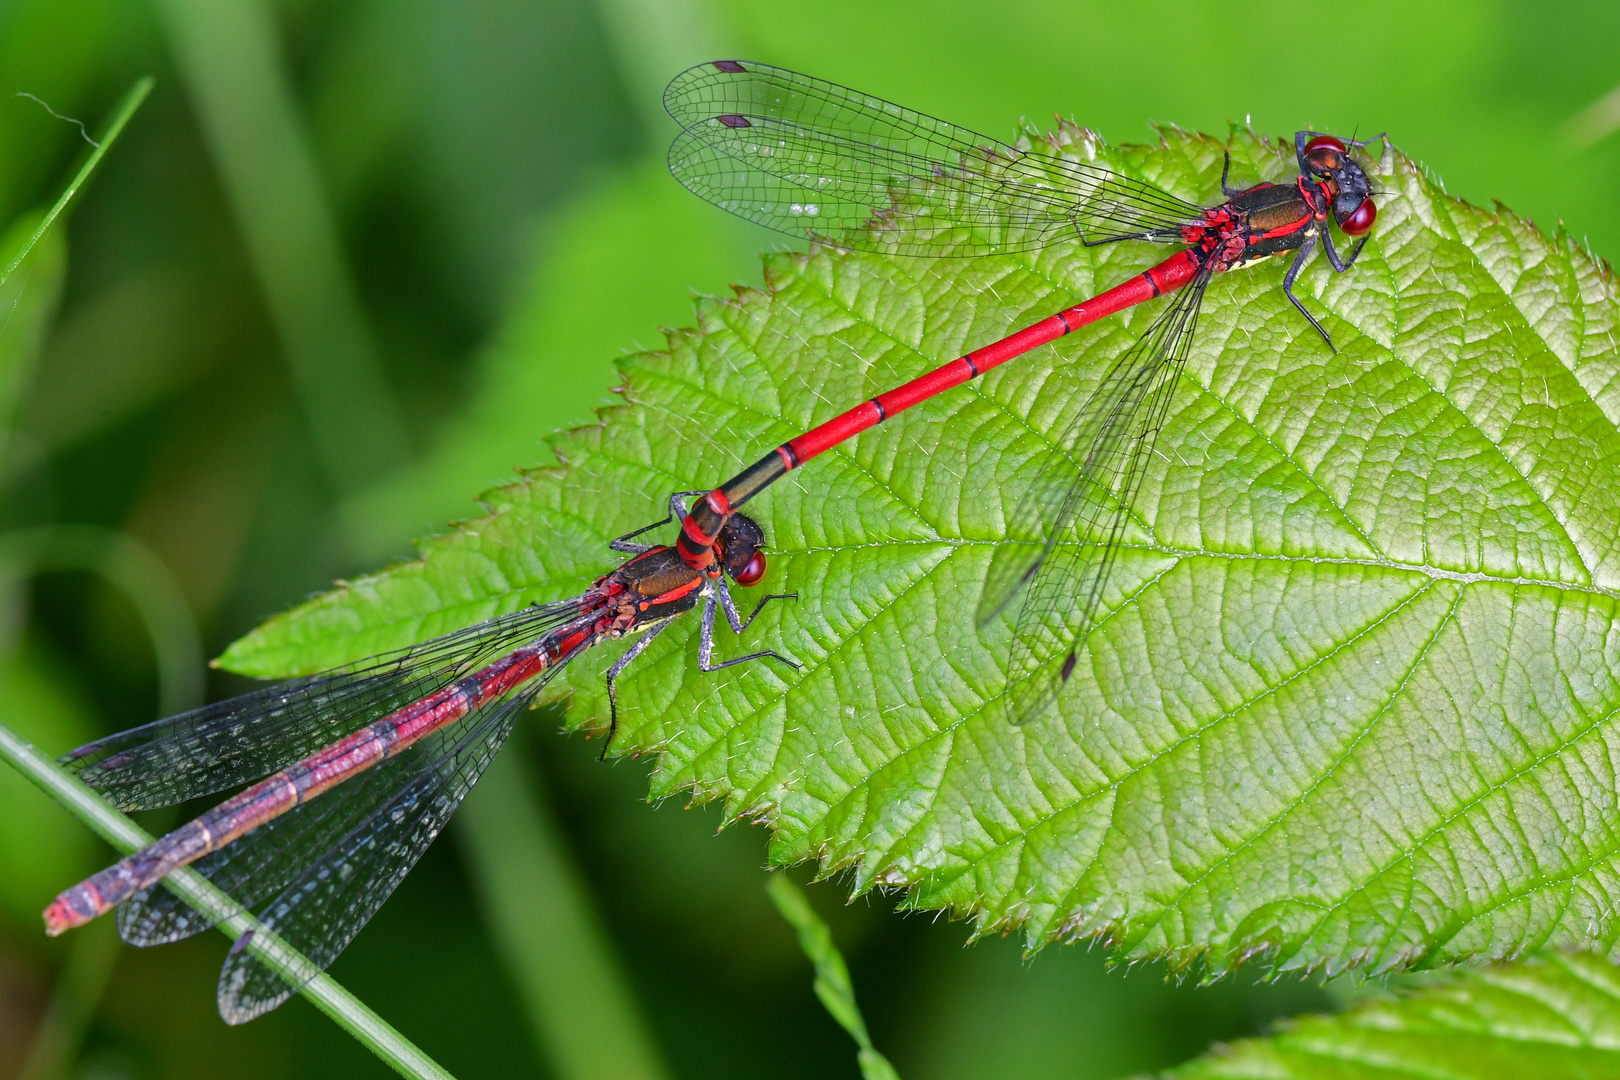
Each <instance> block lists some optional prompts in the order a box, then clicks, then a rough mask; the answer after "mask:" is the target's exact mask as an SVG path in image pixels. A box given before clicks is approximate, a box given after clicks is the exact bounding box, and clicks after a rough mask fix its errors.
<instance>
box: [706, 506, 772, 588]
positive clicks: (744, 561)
mask: <svg viewBox="0 0 1620 1080" xmlns="http://www.w3.org/2000/svg"><path fill="white" fill-rule="evenodd" d="M714 546H715V547H716V548H718V549H719V552H720V561H721V562H722V563H723V564H725V568H726V573H728V574H730V575H731V580H733V581H735V582H736V583H737V584H739V585H741V586H742V587H743V588H745V589H746V588H748V587H749V586H751V585H757V584H758V583H759V582H760V580H761V579H763V578H764V577H765V553H764V552H763V551H761V550H760V548H762V547H764V546H765V530H764V529H761V528H760V527H759V525H758V524H757V523H756V522H755V521H754V519H753V518H751V517H748V516H746V515H744V514H732V515H731V516H730V517H729V518H727V519H726V523H725V524H724V525H722V526H720V535H719V536H717V537H715V540H714Z"/></svg>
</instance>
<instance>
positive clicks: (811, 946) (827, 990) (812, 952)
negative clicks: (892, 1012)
mask: <svg viewBox="0 0 1620 1080" xmlns="http://www.w3.org/2000/svg"><path fill="white" fill-rule="evenodd" d="M765 891H766V892H767V893H769V894H770V897H771V903H773V904H775V905H776V910H777V911H779V912H781V914H782V918H784V919H786V920H787V921H788V925H789V926H791V927H793V929H794V931H795V932H796V933H797V934H798V935H799V948H801V949H803V950H804V955H806V956H808V957H809V958H810V963H812V964H813V965H815V969H816V982H815V987H816V997H817V998H818V999H819V1000H820V1001H821V1004H822V1007H823V1008H825V1009H826V1010H827V1012H828V1013H829V1014H830V1015H831V1016H832V1018H833V1019H834V1020H836V1021H838V1026H839V1027H841V1028H843V1029H844V1030H845V1031H847V1032H849V1037H850V1038H852V1039H854V1040H855V1046H856V1048H857V1050H858V1055H857V1060H858V1061H859V1062H860V1066H861V1075H862V1076H863V1077H865V1080H900V1075H899V1074H898V1073H896V1072H895V1071H894V1066H893V1065H891V1064H889V1059H888V1058H886V1057H884V1056H883V1055H882V1054H880V1053H878V1051H877V1050H876V1049H875V1048H874V1047H873V1046H872V1036H871V1035H869V1034H868V1033H867V1030H866V1021H865V1020H864V1019H863V1018H862V1017H861V1008H860V1006H859V1005H857V1004H855V987H854V985H853V984H852V983H851V982H850V981H849V968H848V967H847V966H845V964H844V955H843V953H841V952H839V951H838V946H836V945H834V944H833V939H832V931H831V930H830V929H828V927H827V924H826V922H824V921H823V920H822V918H821V916H820V915H817V914H816V912H815V909H814V908H812V907H811V906H810V901H809V900H808V899H807V898H806V897H805V895H804V892H803V891H802V890H801V889H800V888H799V887H798V886H797V885H795V884H793V882H791V881H789V880H788V879H787V877H786V876H785V875H783V874H772V875H771V876H770V879H769V880H768V881H766V882H765Z"/></svg>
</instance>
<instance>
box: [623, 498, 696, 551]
mask: <svg viewBox="0 0 1620 1080" xmlns="http://www.w3.org/2000/svg"><path fill="white" fill-rule="evenodd" d="M707 494H708V492H707V491H677V492H676V493H675V494H673V495H671V496H670V497H669V513H668V514H667V515H665V516H664V518H663V519H662V520H659V521H655V522H653V523H652V524H651V525H643V526H642V527H641V528H639V529H637V530H636V531H635V532H627V533H625V534H624V535H623V536H620V537H616V538H614V539H612V540H609V541H608V547H609V548H611V549H612V550H614V551H617V552H620V553H621V554H624V555H640V554H641V553H642V552H644V551H651V550H652V549H653V548H655V547H662V546H663V545H661V544H633V543H631V542H630V539H631V537H634V536H640V535H641V534H642V533H644V532H652V531H653V530H654V529H662V528H663V527H664V526H665V525H668V524H669V523H670V522H671V521H680V520H682V519H684V518H685V517H686V500H685V499H682V498H681V496H682V495H707Z"/></svg>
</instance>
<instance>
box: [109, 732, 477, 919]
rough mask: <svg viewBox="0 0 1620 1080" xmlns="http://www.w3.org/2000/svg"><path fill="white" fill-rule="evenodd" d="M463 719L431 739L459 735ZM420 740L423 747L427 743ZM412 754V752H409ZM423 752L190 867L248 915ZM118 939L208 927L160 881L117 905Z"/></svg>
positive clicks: (383, 796) (378, 801) (382, 797)
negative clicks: (224, 893)
mask: <svg viewBox="0 0 1620 1080" xmlns="http://www.w3.org/2000/svg"><path fill="white" fill-rule="evenodd" d="M465 722H466V721H465V720H463V721H461V722H458V723H457V724H453V725H451V726H450V728H449V729H447V730H446V731H445V732H439V733H437V734H435V735H432V736H429V739H433V740H441V741H442V739H443V738H444V737H445V736H446V735H450V734H451V733H458V734H457V735H456V737H459V734H464V732H461V728H462V727H463V726H464V725H465ZM428 741H429V740H428V739H424V740H423V742H424V743H426V742H428ZM412 754H417V752H416V750H415V749H413V751H412ZM430 755H431V751H429V755H420V754H417V756H415V757H412V758H401V759H399V760H397V761H390V762H384V763H383V764H381V765H378V766H376V767H375V768H372V769H368V770H367V771H365V772H363V773H361V774H360V775H359V776H356V777H354V778H353V779H351V780H347V781H345V782H344V783H343V784H341V785H339V786H338V787H336V788H334V789H333V790H331V791H328V792H326V793H325V794H324V795H322V796H321V797H320V798H319V799H316V800H314V801H312V802H308V803H305V804H304V805H302V806H299V807H297V808H295V809H293V810H290V811H288V812H287V813H285V814H283V815H281V816H280V817H278V818H276V819H274V820H273V821H270V822H267V823H265V824H263V825H260V826H259V827H258V828H257V829H254V830H253V831H252V832H250V833H248V834H247V835H246V836H243V837H240V838H239V839H237V840H235V841H234V842H232V843H230V844H227V845H226V846H225V847H223V848H221V849H219V850H218V851H216V852H214V853H212V854H210V855H205V856H203V857H202V858H201V859H198V860H197V861H196V862H194V863H192V864H191V868H192V869H193V870H196V871H197V872H198V873H200V874H202V876H203V877H205V878H207V879H208V880H209V881H210V882H212V883H213V884H215V885H217V886H218V887H219V888H220V889H222V890H224V891H225V892H226V893H228V894H229V895H230V897H231V898H232V899H233V900H235V901H236V902H237V903H238V904H240V905H241V906H242V907H243V909H245V910H248V911H252V910H254V909H256V908H257V907H258V906H259V905H260V904H262V903H263V902H264V901H265V900H268V899H269V898H270V897H272V896H275V895H276V894H277V893H279V892H281V891H282V890H283V889H285V888H286V887H287V886H288V885H289V884H291V883H292V881H293V879H294V878H296V877H297V876H298V875H299V874H300V873H301V872H302V871H303V869H304V868H305V867H306V866H308V865H310V864H311V863H312V862H314V861H315V860H316V859H318V858H319V857H320V856H321V855H323V854H325V853H326V852H327V851H329V850H331V848H332V847H333V846H334V845H335V844H337V843H338V842H339V841H340V840H342V839H343V838H344V837H345V836H347V835H348V834H349V833H350V832H352V831H353V830H354V829H355V827H356V826H358V825H359V824H360V823H361V822H363V821H365V820H367V819H369V818H370V817H371V816H372V814H374V813H375V812H376V811H377V809H378V808H379V807H381V806H382V805H383V804H384V803H386V802H388V800H389V799H391V798H392V797H393V796H394V795H395V793H397V792H398V791H399V789H400V787H401V785H403V784H406V783H409V782H410V781H411V779H412V778H413V777H414V776H416V775H417V773H418V772H419V768H413V767H412V766H413V765H421V764H427V763H429V762H430ZM117 917H118V936H119V937H121V938H123V939H124V940H125V941H126V942H128V943H129V944H131V945H138V946H142V947H146V946H151V945H166V944H168V943H169V942H172V941H179V940H180V939H182V938H187V937H190V936H192V935H193V934H200V933H202V932H203V931H204V930H207V929H208V928H209V927H211V926H213V925H214V920H213V918H211V917H210V916H208V915H207V914H206V913H204V912H200V911H197V910H195V909H193V908H192V907H191V906H190V905H189V904H187V903H186V902H185V901H184V900H182V899H180V897H179V896H178V895H176V894H175V893H173V892H171V891H170V890H168V889H166V888H164V887H163V886H162V885H161V884H158V885H153V886H151V887H150V888H146V889H142V890H141V891H140V892H137V893H135V894H134V895H133V896H131V897H130V898H129V899H128V900H125V901H124V902H123V903H122V904H120V905H118V916H117Z"/></svg>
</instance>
